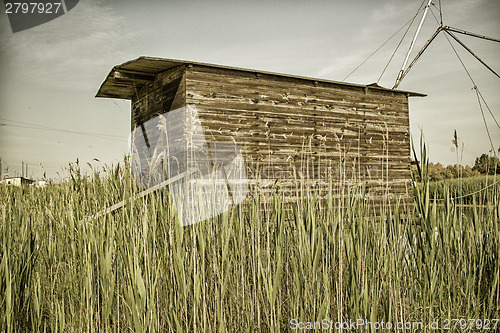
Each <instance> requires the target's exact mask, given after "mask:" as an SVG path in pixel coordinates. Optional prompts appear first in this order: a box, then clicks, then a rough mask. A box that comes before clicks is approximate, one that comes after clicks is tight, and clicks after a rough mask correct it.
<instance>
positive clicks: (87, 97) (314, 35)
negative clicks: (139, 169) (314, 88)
mask: <svg viewBox="0 0 500 333" xmlns="http://www.w3.org/2000/svg"><path fill="white" fill-rule="evenodd" d="M420 4H421V1H420V0H415V1H401V0H398V1H396V0H379V1H366V0H365V1H355V0H350V1H333V0H330V1H271V0H267V1H237V0H231V1H186V0H185V1H124V0H122V1H116V0H115V1H99V0H89V1H80V3H79V4H78V5H77V6H76V7H75V8H74V9H73V10H71V11H70V12H68V13H67V14H65V15H63V16H61V17H59V18H57V19H55V20H53V21H51V22H48V23H46V24H43V25H40V26H37V27H34V28H32V29H28V30H25V31H22V32H17V33H12V30H11V28H10V25H9V21H8V17H7V15H6V14H5V13H4V11H3V10H2V13H0V73H1V79H0V80H1V81H0V158H2V161H3V169H5V168H6V167H8V168H9V174H10V175H14V174H16V173H20V165H21V162H23V161H24V162H25V163H28V164H29V176H32V177H35V178H37V177H40V175H41V173H42V172H43V171H45V172H46V173H47V175H48V176H49V177H56V172H57V171H58V170H61V166H64V165H67V164H68V163H69V162H74V161H75V160H76V159H77V158H78V159H79V160H80V162H81V163H82V164H85V163H86V162H91V161H92V160H93V159H94V158H97V159H99V160H100V161H101V162H102V163H107V164H110V163H113V162H114V163H116V162H117V161H120V160H122V159H123V155H124V154H126V153H127V151H128V149H127V138H128V134H129V129H130V102H129V101H122V100H113V99H96V98H94V96H95V94H96V92H97V90H98V88H99V86H100V85H101V83H102V81H103V80H104V79H105V77H106V75H107V74H108V72H109V71H110V70H111V68H112V67H113V66H115V65H117V64H121V63H123V62H125V61H128V60H131V59H135V58H137V57H139V56H141V55H145V56H152V57H165V58H171V59H182V60H193V61H199V62H206V63H213V64H220V65H227V66H235V67H243V68H252V69H258V70H264V71H272V72H279V73H286V74H296V75H302V76H309V77H317V78H324V79H330V80H337V81H347V82H354V83H360V84H370V83H373V82H376V81H377V80H378V79H379V76H380V75H381V73H382V71H383V69H384V67H385V65H386V64H387V62H388V60H389V58H390V57H391V55H392V53H393V52H394V50H395V48H396V45H397V44H398V42H399V40H400V39H401V37H402V34H403V32H404V29H403V30H402V31H401V32H400V33H399V34H397V35H396V36H395V37H394V38H393V39H391V40H390V41H389V42H388V43H387V44H386V45H385V46H384V47H383V48H381V49H380V50H379V51H378V52H377V53H376V54H375V55H374V56H372V57H371V58H370V59H369V60H368V61H367V62H366V63H364V65H363V66H362V67H360V68H359V69H358V70H357V71H356V72H354V74H352V75H351V76H349V77H348V78H347V79H345V78H346V76H347V75H348V74H349V73H350V72H351V71H352V70H353V69H355V68H356V67H357V66H358V65H359V64H360V63H361V62H363V61H364V60H365V59H366V58H367V57H368V56H369V55H370V54H371V53H372V52H373V51H375V50H376V49H377V48H378V47H380V46H381V45H382V44H383V43H384V42H385V41H386V40H387V39H389V37H390V36H391V35H393V34H394V33H395V32H396V31H397V30H399V29H400V28H401V27H402V26H404V24H405V23H406V22H408V21H409V20H410V19H411V18H412V17H413V15H415V13H416V11H417V9H418V8H419V6H420ZM435 5H436V7H437V6H438V5H439V2H438V0H435ZM436 7H433V13H434V14H435V15H438V11H437V10H436ZM442 8H443V13H444V17H443V19H444V23H445V24H446V25H449V26H453V27H457V28H461V29H464V30H468V31H472V32H475V33H478V34H482V35H487V36H491V37H494V38H500V1H498V0H461V1H450V0H442ZM419 18H420V17H419ZM419 18H418V19H419ZM437 26H438V23H437V21H436V20H435V18H434V16H433V15H432V14H431V13H429V16H428V17H427V20H426V22H425V23H424V26H423V29H422V32H421V35H420V38H419V40H418V42H417V44H416V47H415V51H414V53H413V55H414V54H415V53H416V52H417V51H418V50H419V49H420V48H421V47H422V45H423V44H424V43H425V41H426V40H427V39H428V38H429V37H430V36H431V35H432V33H433V32H434V31H435V30H436V28H437ZM415 28H416V24H414V25H413V27H412V28H411V30H410V32H409V33H408V36H407V38H406V39H405V40H404V41H403V43H402V45H401V49H400V50H399V51H398V53H396V56H395V57H394V59H393V61H392V62H391V65H390V66H389V67H388V69H387V71H386V72H385V74H384V76H383V77H382V79H381V80H380V82H379V85H381V86H384V87H389V88H390V87H392V86H393V85H394V81H395V79H396V76H397V73H398V71H399V68H400V67H401V64H402V62H403V59H404V55H405V52H406V51H407V49H408V46H409V43H410V39H411V38H410V37H412V36H413V33H414V31H415ZM458 36H459V38H460V39H461V40H462V41H464V42H465V43H466V44H467V45H468V46H469V47H470V48H471V49H472V50H474V51H475V52H476V54H478V55H479V56H480V57H481V58H482V59H483V60H484V61H485V62H487V63H488V64H489V65H490V67H492V68H493V69H494V70H495V71H497V72H500V43H495V42H490V41H484V40H480V39H476V38H472V37H467V36H463V35H458ZM453 45H454V46H455V48H456V49H457V51H458V53H459V55H460V57H461V58H462V59H463V61H464V63H465V66H466V67H467V68H468V69H469V71H470V74H471V75H472V77H473V79H474V81H475V82H476V84H477V86H478V87H479V89H480V91H481V93H482V95H483V97H484V99H485V100H486V102H487V104H488V106H489V108H490V110H491V112H492V113H493V115H495V117H496V118H497V121H500V111H499V110H500V90H499V88H500V80H499V79H498V77H496V76H495V75H494V74H492V73H491V72H489V71H488V70H487V69H486V68H485V67H483V66H482V65H481V64H480V63H478V62H477V61H476V60H475V59H474V58H473V57H472V56H470V55H469V54H468V53H467V52H466V51H464V50H463V49H462V48H461V47H460V46H459V45H458V44H456V43H453ZM473 86H474V85H473V84H472V83H471V81H470V79H469V77H468V76H467V74H466V72H465V71H464V70H463V68H462V65H461V64H460V62H459V60H458V58H457V57H456V55H455V53H454V52H453V49H452V48H451V47H450V44H449V43H448V41H447V39H446V38H445V36H444V34H443V35H440V36H438V38H437V39H436V40H435V41H434V42H433V43H432V44H431V46H430V48H429V49H428V50H427V51H426V52H425V53H424V55H423V57H422V58H421V60H420V61H419V62H418V63H417V64H416V65H415V67H414V68H413V69H412V71H410V73H409V74H408V76H407V77H406V78H405V79H404V81H403V82H402V84H401V85H400V87H399V88H400V89H403V90H409V91H416V92H421V93H425V94H427V95H428V97H425V98H418V97H414V98H411V99H410V122H411V124H410V126H411V133H412V135H413V137H414V138H416V139H417V141H418V138H419V133H420V130H423V133H424V135H425V139H426V143H427V144H428V146H429V150H430V157H431V160H432V161H435V162H441V163H443V164H454V163H456V161H457V155H456V152H455V149H454V146H453V144H452V139H453V131H454V130H457V133H458V137H459V139H460V145H461V146H462V144H463V163H464V164H469V165H472V164H473V162H474V158H475V157H476V156H479V155H480V154H481V153H487V152H488V151H489V150H490V149H491V145H490V142H489V139H488V136H487V132H486V129H485V125H484V122H483V118H482V115H481V110H480V107H479V104H478V101H477V97H476V93H475V91H474V90H473V89H472V88H473ZM483 109H484V112H485V119H486V122H487V125H488V128H489V131H490V134H491V138H492V140H493V145H494V147H495V149H499V147H500V129H499V128H498V127H497V125H496V124H495V122H494V120H493V118H492V117H491V115H490V113H489V111H488V109H487V108H486V106H485V105H483ZM4 174H5V170H4Z"/></svg>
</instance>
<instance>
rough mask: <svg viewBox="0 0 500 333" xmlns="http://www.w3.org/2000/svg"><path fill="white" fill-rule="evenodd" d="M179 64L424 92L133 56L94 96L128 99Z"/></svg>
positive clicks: (379, 88) (366, 87)
mask: <svg viewBox="0 0 500 333" xmlns="http://www.w3.org/2000/svg"><path fill="white" fill-rule="evenodd" d="M182 65H199V66H207V67H214V68H221V69H230V70H237V71H244V72H251V73H258V74H267V75H274V76H281V77H289V78H295V79H300V80H308V81H313V82H324V83H333V84H337V85H344V86H352V87H360V88H365V89H374V90H383V91H392V92H396V93H401V94H406V95H407V96H418V97H424V96H426V95H425V94H420V93H415V92H410V91H403V90H394V89H388V88H384V87H380V86H378V85H376V84H371V85H361V84H354V83H346V82H339V81H332V80H325V79H315V78H310V77H304V76H297V75H289V74H280V73H273V72H266V71H259V70H254V69H246V68H237V67H230V66H221V65H213V64H206V63H200V62H194V61H184V60H174V59H165V58H152V57H139V58H137V59H134V60H130V61H127V62H125V63H123V64H121V65H117V66H115V67H113V69H112V70H111V71H110V72H109V74H108V76H107V77H106V80H104V82H103V83H102V84H101V87H100V88H99V91H98V92H97V94H96V97H105V98H119V99H129V100H131V99H132V97H133V96H134V95H135V94H136V93H137V92H138V91H139V90H140V89H141V88H142V86H144V85H145V84H147V83H149V82H153V81H154V80H155V77H156V75H157V74H159V73H161V72H164V71H166V70H169V69H172V68H174V67H178V66H182Z"/></svg>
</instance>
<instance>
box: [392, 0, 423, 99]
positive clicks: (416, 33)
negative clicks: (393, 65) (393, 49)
mask: <svg viewBox="0 0 500 333" xmlns="http://www.w3.org/2000/svg"><path fill="white" fill-rule="evenodd" d="M431 4H432V0H429V2H428V3H427V5H426V6H425V10H424V15H423V16H422V19H421V20H420V24H419V25H418V28H417V31H416V32H415V36H413V40H412V41H411V44H410V48H409V50H408V53H407V54H406V58H405V61H404V62H403V66H401V70H400V71H399V74H398V78H397V79H396V83H394V87H392V89H396V88H397V87H398V85H399V83H400V82H401V80H402V76H403V73H404V71H405V67H406V64H407V63H408V59H409V58H410V54H411V51H412V50H413V46H414V45H415V41H416V40H417V37H418V34H419V33H420V29H421V28H422V24H424V20H425V17H426V16H427V12H428V11H429V7H430V6H431Z"/></svg>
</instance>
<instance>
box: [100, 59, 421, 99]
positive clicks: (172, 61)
mask: <svg viewBox="0 0 500 333" xmlns="http://www.w3.org/2000/svg"><path fill="white" fill-rule="evenodd" d="M140 60H148V61H152V62H164V63H165V62H168V63H172V64H178V65H179V66H181V65H197V66H206V67H214V68H221V69H230V70H236V71H244V72H251V73H259V74H265V75H272V76H281V77H289V78H294V79H300V80H307V81H316V82H324V83H331V84H337V85H344V86H351V87H359V88H368V89H373V90H381V91H391V92H396V93H401V94H406V95H407V96H410V97H425V96H427V95H426V94H422V93H417V92H412V91H406V90H399V89H390V88H385V87H381V86H378V85H374V84H357V83H350V82H342V81H335V80H328V79H321V78H312V77H307V76H301V75H293V74H283V73H276V72H269V71H263V70H257V69H250V68H240V67H234V66H225V65H216V64H208V63H203V62H197V61H187V60H178V59H168V58H157V57H148V56H140V57H139V58H136V59H133V60H129V61H127V62H124V63H123V64H121V65H116V66H114V67H113V68H112V69H111V71H110V72H109V73H108V75H107V76H106V79H105V80H104V82H103V83H102V84H101V86H100V88H99V90H98V91H97V94H96V96H95V97H106V98H115V97H109V94H106V93H103V92H102V89H103V87H104V86H105V84H106V82H107V81H108V79H110V78H111V77H112V75H114V73H115V71H117V70H120V69H124V67H126V66H127V65H129V64H133V63H135V62H138V61H140ZM173 67H175V66H173ZM165 70H166V69H164V70H159V71H158V72H156V73H155V74H158V73H161V72H163V71H165Z"/></svg>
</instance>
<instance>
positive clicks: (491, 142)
mask: <svg viewBox="0 0 500 333" xmlns="http://www.w3.org/2000/svg"><path fill="white" fill-rule="evenodd" d="M445 37H446V40H447V41H448V43H449V44H450V46H451V48H452V49H453V52H454V53H455V55H456V56H457V58H458V60H459V61H460V63H461V64H462V67H463V68H464V70H465V72H466V73H467V75H468V76H469V79H470V80H471V82H472V84H473V85H474V87H473V88H472V89H474V90H475V92H476V96H477V100H478V102H479V109H480V110H481V115H482V117H483V122H484V126H485V128H486V133H487V134H488V139H489V140H490V145H491V149H492V150H493V154H494V155H495V156H496V152H495V147H494V145H493V140H492V139H491V135H490V130H489V129H488V123H487V122H486V118H485V116H484V111H483V106H482V104H481V100H480V92H479V88H478V87H477V85H476V82H475V81H474V79H473V78H472V75H471V74H470V72H469V70H468V69H467V67H466V66H465V64H464V62H463V61H462V58H460V55H459V54H458V52H457V50H456V49H455V47H454V46H453V44H452V43H451V40H450V38H449V37H448V35H446V34H445ZM481 97H482V95H481ZM488 110H489V108H488ZM490 112H491V111H490ZM491 115H492V116H493V114H491ZM493 119H494V120H495V122H496V123H497V121H496V119H495V117H494V116H493ZM497 124H498V123H497Z"/></svg>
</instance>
